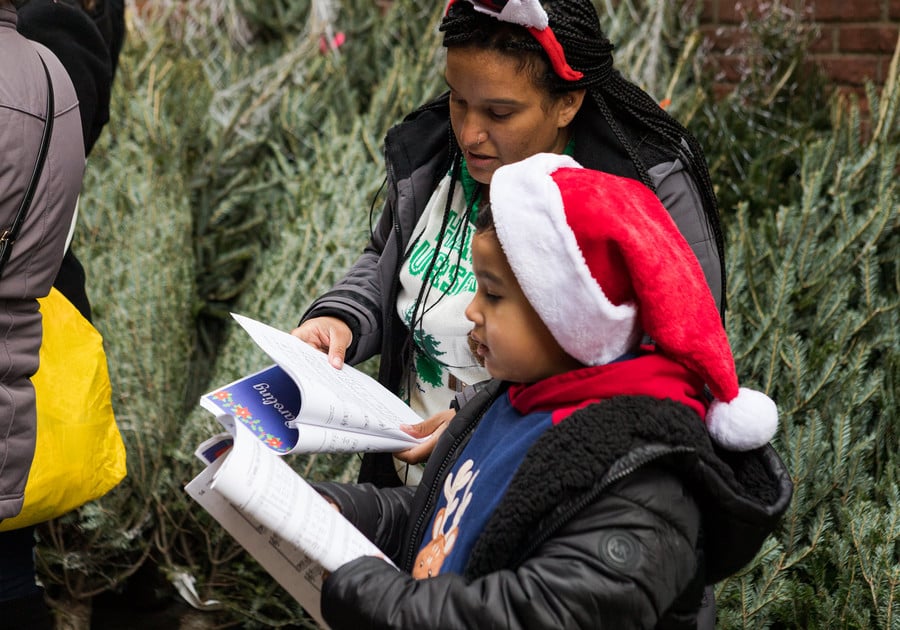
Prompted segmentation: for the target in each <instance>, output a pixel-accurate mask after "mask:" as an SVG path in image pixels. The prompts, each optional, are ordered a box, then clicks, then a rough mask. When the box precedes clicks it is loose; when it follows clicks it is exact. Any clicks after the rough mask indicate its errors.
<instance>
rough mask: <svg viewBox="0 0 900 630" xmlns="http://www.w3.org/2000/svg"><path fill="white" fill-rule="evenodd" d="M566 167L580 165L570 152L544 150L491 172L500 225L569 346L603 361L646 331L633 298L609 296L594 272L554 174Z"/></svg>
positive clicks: (540, 304) (530, 291)
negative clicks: (568, 218) (568, 216)
mask: <svg viewBox="0 0 900 630" xmlns="http://www.w3.org/2000/svg"><path fill="white" fill-rule="evenodd" d="M511 166H512V165H511ZM560 168H581V166H580V165H579V164H578V162H576V161H575V160H574V159H572V158H571V157H569V156H567V155H557V154H554V153H542V154H538V155H535V156H533V157H531V158H529V159H528V160H525V161H523V162H519V163H518V164H516V165H515V167H514V168H510V167H508V166H502V167H500V168H499V169H497V170H496V171H495V172H494V175H493V177H492V178H491V208H492V214H493V216H494V227H495V229H496V231H497V237H498V240H499V241H500V244H501V246H503V251H504V253H505V254H506V258H507V260H508V261H509V265H510V267H511V268H512V270H513V273H514V274H515V275H516V279H517V280H518V281H519V285H520V286H521V287H522V291H523V293H525V296H526V297H527V298H528V301H529V302H530V303H531V305H532V307H533V308H534V310H535V311H536V312H537V314H538V316H540V318H541V320H542V321H543V322H544V324H546V326H547V328H548V329H549V330H550V333H551V334H552V335H553V337H554V338H555V339H556V341H557V342H558V343H559V345H560V346H561V347H562V349H563V350H565V351H566V352H567V353H568V354H569V355H571V356H573V357H575V358H576V359H578V360H579V361H581V362H582V363H584V364H586V365H601V364H604V363H608V362H610V361H612V360H613V359H616V358H618V357H620V356H622V354H624V353H625V352H627V351H628V350H630V349H632V348H634V345H635V343H636V342H637V341H638V339H639V337H640V335H641V331H640V327H639V326H638V324H637V321H636V309H635V306H634V304H630V303H626V304H620V305H615V304H613V303H612V302H610V301H609V299H608V298H607V296H606V294H604V292H603V289H602V288H601V287H600V285H599V284H598V283H597V281H596V280H595V279H594V278H593V276H592V275H591V271H590V269H589V268H588V265H587V262H586V261H585V259H584V255H583V254H582V252H581V249H580V248H579V247H578V243H577V242H576V240H575V235H574V234H573V233H572V230H571V229H570V228H569V225H568V222H567V221H566V215H565V209H564V208H563V201H562V196H561V195H560V192H559V188H558V186H557V185H556V182H554V181H553V179H552V178H551V177H550V174H551V173H553V172H554V171H556V170H557V169H560ZM504 243H515V244H516V246H515V247H506V246H505V245H504ZM547 287H554V289H553V290H552V291H548V290H546V288H547ZM598 314H602V317H598Z"/></svg>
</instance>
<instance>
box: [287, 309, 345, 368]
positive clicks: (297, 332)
mask: <svg viewBox="0 0 900 630" xmlns="http://www.w3.org/2000/svg"><path fill="white" fill-rule="evenodd" d="M291 334H292V335H294V336H295V337H299V338H300V339H302V340H303V341H305V342H306V343H308V344H309V345H311V346H312V347H313V348H315V349H316V350H319V351H321V352H326V353H328V362H329V363H330V364H331V365H332V366H334V367H335V368H337V369H338V370H340V369H341V368H342V367H343V366H344V356H345V355H346V354H347V348H349V347H350V343H351V342H352V341H353V332H352V331H351V330H350V327H349V326H348V325H347V324H345V323H344V322H343V321H341V320H339V319H338V318H337V317H313V318H312V319H308V320H306V321H305V322H303V324H301V325H300V327H299V328H295V329H294V330H292V331H291Z"/></svg>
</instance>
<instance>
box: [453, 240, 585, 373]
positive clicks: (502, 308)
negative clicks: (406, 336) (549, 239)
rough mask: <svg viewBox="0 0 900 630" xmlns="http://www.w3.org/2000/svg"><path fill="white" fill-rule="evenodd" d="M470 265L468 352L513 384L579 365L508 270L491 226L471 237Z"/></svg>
mask: <svg viewBox="0 0 900 630" xmlns="http://www.w3.org/2000/svg"><path fill="white" fill-rule="evenodd" d="M472 266H473V268H474V269H475V277H476V279H477V280H478V289H477V291H476V292H475V297H474V298H473V299H472V302H471V303H470V304H469V306H468V308H466V317H467V318H468V319H469V321H471V322H472V323H473V324H475V326H474V327H473V328H472V332H471V333H469V339H470V342H471V345H472V347H473V351H474V352H475V353H476V354H477V355H478V357H479V359H480V360H481V361H482V362H483V364H484V367H486V368H487V370H488V372H489V373H490V375H491V376H492V377H494V378H498V379H502V380H506V381H512V382H516V383H534V382H536V381H539V380H541V379H544V378H547V377H549V376H553V375H555V374H560V373H562V372H568V371H570V370H575V369H578V368H580V367H583V366H582V365H581V364H580V363H578V361H576V360H575V359H573V358H572V357H570V356H569V355H568V354H566V353H565V351H564V350H563V349H562V348H561V347H560V345H559V344H558V343H557V342H556V339H554V338H553V336H552V335H551V334H550V331H549V330H548V329H547V326H545V325H544V322H543V321H541V318H540V317H538V314H537V313H536V312H535V310H534V309H533V308H532V306H531V304H530V303H529V302H528V299H527V298H526V297H525V294H524V293H523V292H522V288H521V287H520V286H519V282H518V280H516V276H515V275H514V274H513V272H512V269H511V268H510V266H509V263H508V262H507V260H506V256H505V255H504V253H503V250H502V249H501V248H500V242H499V241H498V240H497V235H496V233H495V232H494V231H493V230H488V231H486V232H479V233H478V234H476V235H475V238H473V239H472Z"/></svg>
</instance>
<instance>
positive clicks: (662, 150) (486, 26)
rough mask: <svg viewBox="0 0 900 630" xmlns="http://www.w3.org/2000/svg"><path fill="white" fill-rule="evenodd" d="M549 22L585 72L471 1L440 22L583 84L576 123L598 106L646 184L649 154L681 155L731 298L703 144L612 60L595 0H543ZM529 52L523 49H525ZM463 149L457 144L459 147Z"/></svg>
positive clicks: (569, 86)
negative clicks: (554, 62)
mask: <svg viewBox="0 0 900 630" xmlns="http://www.w3.org/2000/svg"><path fill="white" fill-rule="evenodd" d="M541 4H542V6H543V7H544V10H545V11H546V12H547V16H548V18H549V22H550V28H551V29H553V33H554V35H555V36H556V39H557V40H558V41H559V43H560V45H561V46H562V48H563V51H564V52H565V57H566V61H567V62H568V63H569V65H570V66H571V67H572V68H574V69H575V70H578V71H581V72H582V74H583V76H582V78H581V79H578V80H576V81H567V80H565V79H563V78H561V77H560V76H558V75H557V74H556V73H555V72H554V71H553V69H552V66H551V65H550V60H549V57H548V56H547V53H546V52H545V51H544V49H543V48H542V46H541V44H540V43H539V42H538V41H537V40H536V39H535V38H534V37H532V36H531V34H530V33H529V32H528V30H527V29H525V28H524V27H521V26H518V25H516V24H510V23H507V22H501V21H499V20H497V19H496V18H494V17H492V16H490V15H485V14H484V13H480V12H478V11H475V10H474V8H473V7H472V5H471V4H470V3H469V2H454V3H453V4H452V5H451V6H450V10H449V11H448V13H447V15H446V16H444V19H443V20H442V22H441V26H440V29H441V31H442V32H443V33H444V46H445V47H447V48H452V47H457V46H458V47H478V48H483V49H489V50H495V51H497V52H500V53H502V54H508V55H510V56H514V57H516V58H518V59H520V64H521V65H520V68H521V69H525V70H527V71H529V72H530V75H531V78H532V80H533V81H534V84H535V85H536V86H537V87H538V88H541V89H544V90H546V91H547V92H548V93H549V94H550V95H551V96H557V95H562V94H565V93H566V92H571V91H574V90H580V89H584V90H585V92H586V98H585V100H584V104H583V105H582V107H581V110H580V111H579V113H578V115H577V116H576V118H575V121H574V123H573V124H574V125H578V124H579V122H580V121H585V120H586V119H587V118H590V117H596V116H597V115H598V114H599V116H601V117H602V119H603V120H604V121H605V122H606V124H607V125H608V126H609V128H610V130H611V131H612V133H613V134H614V136H615V138H616V140H617V141H618V143H619V145H620V147H619V148H620V149H621V151H623V152H624V153H625V154H626V155H627V158H628V161H630V163H631V166H632V167H633V169H634V173H633V174H632V173H615V174H618V175H632V176H633V175H636V177H637V179H639V180H640V181H641V182H642V183H643V184H644V185H646V186H648V187H649V188H651V189H654V190H655V186H654V184H653V182H652V180H651V178H650V175H649V173H648V168H649V167H651V166H653V165H654V164H655V163H659V162H661V161H663V160H662V159H659V160H656V161H654V162H653V163H651V164H649V165H648V164H647V163H646V158H645V157H642V154H643V155H644V156H647V155H652V156H653V157H663V156H665V157H668V158H670V159H674V158H678V159H680V160H681V162H682V163H683V164H684V165H685V168H686V169H687V171H688V173H689V174H690V175H691V176H692V178H693V180H694V182H695V183H696V185H697V188H698V191H699V194H700V198H701V201H702V204H703V213H704V216H705V217H706V221H707V225H708V226H709V228H710V230H711V231H712V233H713V236H714V238H715V242H716V249H717V254H718V257H719V263H720V266H721V269H722V287H721V290H722V293H721V295H722V303H723V308H724V301H725V245H724V238H723V235H722V228H721V224H720V222H719V211H718V203H717V201H716V195H715V192H714V190H713V187H712V181H711V179H710V176H709V169H708V167H707V165H706V158H705V157H704V153H703V149H702V148H701V146H700V143H699V142H697V139H696V138H695V137H694V136H693V134H691V133H690V132H689V131H688V130H687V129H686V128H685V127H684V126H683V125H682V124H681V123H679V122H678V121H677V120H675V119H674V118H673V117H672V116H670V115H669V114H668V113H666V111H665V110H663V109H662V108H661V107H660V106H659V105H658V104H657V103H656V101H654V100H653V98H652V97H651V96H650V95H649V94H647V93H646V92H645V91H644V90H642V89H641V88H639V87H638V86H637V85H635V84H634V83H632V82H631V81H629V80H627V79H626V78H624V77H623V76H622V75H621V74H620V73H619V71H618V70H616V69H615V68H614V67H613V55H612V53H613V49H614V46H613V45H612V43H610V41H609V39H607V38H606V36H605V35H604V34H603V32H602V31H601V29H600V19H599V17H598V15H597V11H596V9H595V8H594V5H593V3H592V2H591V0H542V2H541ZM523 53H524V54H523ZM639 149H640V151H639ZM455 151H458V148H456V149H455Z"/></svg>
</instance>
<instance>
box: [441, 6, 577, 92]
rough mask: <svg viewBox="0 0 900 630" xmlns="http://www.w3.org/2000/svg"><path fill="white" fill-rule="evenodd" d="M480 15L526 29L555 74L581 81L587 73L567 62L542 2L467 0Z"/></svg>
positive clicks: (448, 9)
mask: <svg viewBox="0 0 900 630" xmlns="http://www.w3.org/2000/svg"><path fill="white" fill-rule="evenodd" d="M466 1H467V2H469V3H470V4H471V5H472V6H473V8H474V9H475V10H476V11H478V12H479V13H484V14H486V15H490V16H491V17H494V18H496V19H498V20H500V21H501V22H509V23H510V24H518V25H519V26H524V27H525V28H526V29H528V32H529V33H531V36H532V37H534V38H535V39H536V40H537V41H538V43H539V44H540V45H541V47H542V48H543V49H544V51H545V52H546V53H547V56H548V57H549V58H550V65H552V66H553V71H554V72H556V74H557V75H559V77H560V78H562V79H565V80H566V81H577V80H578V79H580V78H582V77H583V76H584V73H583V72H581V71H579V70H575V69H573V68H572V66H570V65H569V63H568V62H567V61H566V53H565V52H564V51H563V48H562V44H560V43H559V41H558V40H557V39H556V35H554V34H553V29H551V28H550V18H549V17H548V16H547V12H546V11H545V10H544V7H542V6H541V3H540V0H466ZM454 2H457V0H450V1H449V2H448V3H447V8H446V10H445V11H444V13H445V14H446V13H447V12H449V11H450V7H451V6H453V3H454Z"/></svg>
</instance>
